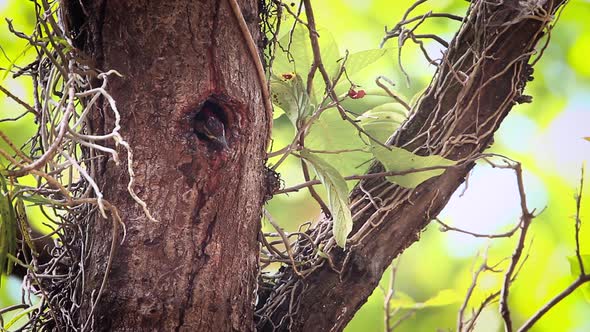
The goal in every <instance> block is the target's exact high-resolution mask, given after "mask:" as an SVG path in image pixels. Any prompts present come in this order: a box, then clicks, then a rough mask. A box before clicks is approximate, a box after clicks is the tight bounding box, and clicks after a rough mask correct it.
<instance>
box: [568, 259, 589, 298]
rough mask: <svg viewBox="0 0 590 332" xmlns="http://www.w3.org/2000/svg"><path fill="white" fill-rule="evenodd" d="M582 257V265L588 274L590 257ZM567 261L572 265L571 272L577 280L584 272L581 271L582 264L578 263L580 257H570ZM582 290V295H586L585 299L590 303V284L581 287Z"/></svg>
mask: <svg viewBox="0 0 590 332" xmlns="http://www.w3.org/2000/svg"><path fill="white" fill-rule="evenodd" d="M580 256H581V257H582V264H584V272H586V273H588V270H590V255H580ZM567 260H568V261H569V263H570V272H571V274H572V276H573V277H574V278H577V277H579V276H580V274H582V271H581V270H580V264H579V263H578V257H577V256H568V258H567ZM580 289H581V290H582V294H584V298H585V299H586V301H587V302H589V303H590V284H589V283H586V284H584V285H582V286H580Z"/></svg>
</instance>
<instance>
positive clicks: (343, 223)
mask: <svg viewBox="0 0 590 332" xmlns="http://www.w3.org/2000/svg"><path fill="white" fill-rule="evenodd" d="M301 157H302V158H303V160H305V162H306V163H307V164H308V165H309V166H310V167H311V168H312V169H313V170H314V172H315V173H316V175H317V176H318V178H319V179H320V181H321V182H322V184H323V185H324V187H325V188H326V192H327V193H328V207H329V208H330V212H331V213H332V222H333V224H332V233H334V239H335V240H336V244H338V246H339V247H341V248H344V247H345V245H346V238H347V237H348V234H350V232H351V231H352V215H351V213H350V209H349V207H348V186H347V185H346V181H345V180H344V178H343V177H342V176H341V175H340V173H338V171H337V170H336V169H335V168H334V167H332V165H330V164H328V163H327V162H325V161H324V160H322V159H321V158H320V157H318V156H315V155H313V154H312V153H310V152H309V151H307V150H303V151H301Z"/></svg>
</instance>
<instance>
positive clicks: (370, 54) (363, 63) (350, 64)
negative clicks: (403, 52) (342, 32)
mask: <svg viewBox="0 0 590 332" xmlns="http://www.w3.org/2000/svg"><path fill="white" fill-rule="evenodd" d="M389 50H390V49H388V48H378V49H373V50H365V51H360V52H356V53H352V54H349V55H348V58H347V59H346V63H345V64H344V67H346V73H347V74H348V75H349V76H350V75H354V74H356V73H358V72H359V71H361V70H363V69H365V68H366V67H367V66H369V65H371V64H373V63H374V62H375V61H377V60H379V59H381V57H383V56H384V55H385V54H387V52H389Z"/></svg>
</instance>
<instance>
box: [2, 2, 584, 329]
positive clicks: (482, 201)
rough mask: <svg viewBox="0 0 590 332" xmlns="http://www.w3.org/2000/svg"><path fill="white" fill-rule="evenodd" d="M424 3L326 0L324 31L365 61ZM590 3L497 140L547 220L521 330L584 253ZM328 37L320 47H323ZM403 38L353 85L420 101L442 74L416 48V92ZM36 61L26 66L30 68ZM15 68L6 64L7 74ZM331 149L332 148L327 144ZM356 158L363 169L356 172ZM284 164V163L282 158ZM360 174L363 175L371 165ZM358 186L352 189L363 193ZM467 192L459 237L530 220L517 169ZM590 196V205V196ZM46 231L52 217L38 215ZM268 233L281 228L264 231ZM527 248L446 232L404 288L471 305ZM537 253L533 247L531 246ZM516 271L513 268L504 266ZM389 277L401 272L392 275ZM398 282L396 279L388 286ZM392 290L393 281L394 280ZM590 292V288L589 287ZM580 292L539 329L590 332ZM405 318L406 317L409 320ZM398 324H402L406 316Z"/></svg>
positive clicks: (416, 262) (426, 249)
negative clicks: (385, 86) (518, 250)
mask: <svg viewBox="0 0 590 332" xmlns="http://www.w3.org/2000/svg"><path fill="white" fill-rule="evenodd" d="M412 2H413V1H406V0H403V1H402V0H398V1H386V0H373V1H370V0H362V1H359V0H321V1H314V2H313V4H314V6H315V13H316V21H317V23H318V25H319V26H321V27H322V28H324V29H325V30H327V31H329V32H330V33H331V34H332V35H333V36H334V39H335V40H336V42H337V43H338V45H339V49H340V52H341V53H343V52H344V51H345V50H349V51H350V52H357V51H362V50H366V49H373V48H377V47H378V45H379V43H380V41H381V39H382V37H383V35H384V27H385V26H388V27H392V26H394V25H395V23H397V22H398V21H399V19H400V18H401V17H402V15H403V13H404V12H405V10H406V9H407V8H408V7H409V6H410V4H411V3H412ZM467 5H468V3H467V2H466V1H463V0H437V1H431V2H427V3H426V4H423V5H422V6H421V7H419V8H418V10H417V11H416V13H424V12H426V11H428V10H433V11H435V12H451V13H455V14H458V15H463V14H464V13H465V11H466V9H467ZM31 10H32V3H31V2H27V1H0V12H1V13H2V17H3V18H4V17H6V18H10V19H12V20H13V21H14V24H15V26H16V27H17V28H18V29H20V30H22V31H25V32H28V31H31V29H32V26H33V24H34V16H33V15H32V11H31ZM589 18H590V2H589V1H582V0H572V1H570V3H569V4H568V5H567V7H566V9H565V10H564V12H563V13H562V15H561V18H560V20H559V22H558V23H557V25H556V28H555V29H554V30H553V31H552V33H551V43H550V45H549V48H548V49H547V51H546V52H545V55H544V57H543V58H542V60H541V61H540V63H539V64H537V66H536V67H535V74H534V77H535V80H534V81H532V82H530V83H529V84H528V85H527V88H526V93H527V94H529V95H532V96H533V103H532V104H524V105H517V106H516V107H515V108H514V109H513V111H512V113H511V114H510V115H509V116H508V118H507V119H506V120H505V121H504V122H503V124H502V126H501V128H500V130H499V132H498V133H497V134H496V135H495V144H494V146H493V147H492V148H491V150H492V151H493V152H497V153H501V154H505V155H507V156H509V157H511V158H513V159H516V160H518V161H520V162H522V164H523V169H524V176H525V186H526V190H527V195H528V204H529V208H531V209H533V208H536V209H537V211H541V210H544V211H543V213H542V214H541V215H540V216H539V217H538V218H536V219H535V220H534V223H533V225H532V226H531V230H530V233H529V240H530V239H534V240H533V241H532V247H531V248H530V250H529V251H528V252H529V257H528V259H527V262H526V265H525V266H524V269H523V270H522V271H521V272H520V274H519V276H518V279H517V280H516V282H515V283H514V285H513V287H512V289H511V295H510V305H511V308H512V314H513V320H514V321H515V324H516V326H519V325H520V324H522V323H523V322H524V321H525V320H526V319H528V318H529V317H530V316H531V315H532V314H533V313H534V312H535V311H537V310H538V309H539V307H541V306H542V305H543V304H544V303H545V302H546V301H548V300H549V299H550V298H552V297H553V296H555V294H557V293H558V292H559V291H561V290H562V289H563V288H565V287H566V286H567V285H568V284H569V283H570V282H571V281H572V280H573V278H572V276H571V274H570V267H569V263H568V260H567V257H568V256H571V255H573V254H574V244H575V243H574V220H573V216H574V213H575V201H574V194H575V192H576V190H577V188H578V185H579V180H580V169H581V166H582V164H583V163H584V162H585V161H588V160H589V159H590V142H588V141H585V140H584V139H583V137H585V136H590V125H589V124H590V64H589V63H588V59H589V57H588V56H589V54H590V20H589ZM0 25H1V27H0V38H1V39H0V40H1V43H0V46H1V47H2V50H3V52H5V54H7V55H8V57H9V58H10V59H11V60H14V59H15V58H17V57H19V56H20V55H21V53H22V51H23V49H24V47H25V43H23V42H22V41H20V40H15V38H14V37H13V36H12V35H10V33H9V32H8V28H7V25H6V23H4V20H3V21H2V23H0ZM458 26H459V25H458V23H454V22H449V21H446V20H440V19H439V20H436V19H434V20H431V21H430V22H428V23H427V24H425V25H424V26H423V27H422V28H421V30H420V31H422V32H423V33H436V34H438V35H440V36H442V37H443V38H444V39H446V40H447V41H449V40H450V39H451V38H452V36H453V34H454V32H455V31H456V30H457V28H458ZM321 42H322V39H321V38H320V43H321ZM396 46H397V41H396V40H391V41H389V42H388V43H386V44H385V47H387V48H392V49H393V50H392V52H391V53H390V54H388V55H387V56H386V57H384V58H382V59H381V60H379V61H378V62H377V63H375V64H373V65H371V66H370V67H368V68H367V69H366V70H364V71H363V72H362V73H359V74H358V75H355V76H354V77H353V78H352V79H353V81H354V82H355V83H356V84H358V85H361V86H362V88H363V89H366V90H367V91H371V90H372V89H375V88H376V87H375V84H374V79H375V77H376V76H378V75H385V76H387V77H388V78H390V79H392V80H393V81H394V82H396V84H397V86H396V89H397V90H396V91H398V92H399V93H401V94H403V95H405V96H408V97H411V96H413V95H414V94H415V93H416V92H417V91H420V90H422V89H423V88H424V87H425V86H426V85H427V84H428V83H429V81H430V79H431V77H432V74H433V72H434V68H433V67H432V66H430V65H428V63H427V62H426V61H425V60H424V59H423V58H422V57H421V56H420V54H419V53H418V50H417V48H416V47H412V46H411V45H408V47H407V48H404V51H403V63H404V68H405V69H406V71H407V72H408V73H409V75H410V76H411V78H412V80H411V84H410V85H408V84H407V83H406V82H405V79H404V77H403V76H402V75H401V72H400V70H399V66H398V63H397V58H396V53H395V52H396V49H395V47H396ZM427 49H428V51H429V52H430V54H431V56H432V57H433V58H440V47H439V46H437V45H435V44H432V43H427ZM27 56H28V55H27V54H24V55H23V56H22V58H21V60H24V61H26V57H27ZM9 64H10V60H7V59H6V57H5V56H0V67H2V68H6V67H8V66H9ZM0 74H1V75H2V76H0V79H1V83H0V84H2V86H4V87H7V88H9V89H10V90H11V91H13V92H14V93H16V94H17V95H18V96H20V97H21V98H23V99H25V100H31V97H30V94H31V92H30V88H29V87H28V85H27V84H28V83H29V82H27V81H26V80H24V81H20V82H16V81H14V80H12V79H11V78H10V77H9V76H7V77H4V75H3V73H0ZM380 102H382V101H380V99H379V97H370V96H368V97H366V98H363V99H362V100H359V101H357V102H355V103H353V104H351V105H349V107H351V109H352V111H355V112H357V113H362V112H363V111H364V110H366V109H368V108H370V107H371V106H374V105H376V104H379V103H380ZM0 110H1V111H0V112H2V118H4V117H7V116H8V115H9V114H13V115H18V114H20V110H19V109H18V108H17V107H16V106H15V104H14V103H13V102H12V101H10V100H8V99H7V98H4V96H3V95H2V96H1V97H0ZM31 119H32V118H31V117H29V116H26V117H24V118H23V119H21V120H19V121H17V122H2V123H0V129H1V130H3V131H4V132H6V133H7V134H8V135H10V136H11V137H12V138H13V139H14V140H15V142H16V143H17V144H21V143H24V141H25V140H26V139H27V137H28V136H29V135H30V134H31V130H33V127H32V126H31V125H30V121H31ZM293 134H294V130H293V126H292V125H291V124H290V123H289V121H288V119H286V117H285V116H281V117H279V118H277V119H276V120H275V126H274V130H273V138H274V141H273V146H274V147H275V149H279V148H281V147H283V146H285V145H287V144H288V143H289V142H290V140H291V139H292V137H293ZM354 135H355V134H354V131H353V129H352V128H348V127H338V128H337V129H333V130H330V131H329V132H326V133H325V140H326V142H328V144H327V145H330V144H331V143H330V142H332V140H334V142H336V143H334V144H332V145H331V146H332V147H333V148H336V147H335V146H334V145H338V144H339V142H343V141H346V140H347V138H350V137H354ZM324 144H326V143H325V142H324ZM339 158H341V157H339V156H337V157H334V158H333V159H330V161H331V162H333V163H334V164H335V165H337V166H338V167H339V170H340V171H341V172H342V173H343V174H344V175H350V174H358V173H362V172H363V170H364V168H365V167H366V164H365V165H361V164H362V163H363V161H365V160H367V159H368V157H367V155H366V154H362V153H358V154H353V155H350V156H348V155H347V158H350V159H347V160H346V162H345V163H340V162H338V160H337V159H339ZM350 160H353V162H350ZM271 162H272V160H271ZM359 165H360V166H359ZM278 170H279V172H280V173H281V176H282V179H283V180H284V181H285V185H286V186H291V185H295V184H298V183H300V182H302V181H303V178H302V175H301V172H300V166H299V161H298V160H296V159H295V158H289V159H288V160H287V162H286V163H284V164H283V165H281V167H280V168H279V169H278ZM588 173H590V172H586V174H588ZM586 182H590V179H589V176H588V175H586ZM352 185H353V184H352V183H349V188H352ZM461 191H462V190H461V189H460V190H459V191H458V192H457V193H456V194H455V195H454V197H453V198H452V199H451V201H450V203H449V204H448V206H447V207H446V208H445V209H444V211H443V212H442V214H441V215H440V218H441V219H442V220H443V221H445V222H446V223H448V224H451V225H453V226H455V227H459V228H463V229H468V230H470V231H473V232H481V233H492V232H502V231H506V230H508V229H510V228H512V226H513V225H515V224H516V223H517V222H518V218H519V216H520V207H519V199H518V192H517V187H516V181H515V177H514V175H513V172H512V171H510V170H498V169H492V168H490V167H489V166H486V165H485V164H479V165H478V166H477V167H476V168H475V170H474V171H473V173H472V174H471V176H470V178H469V186H468V188H467V190H466V191H465V193H464V194H463V195H459V194H460V193H461ZM584 195H585V196H586V198H587V197H589V196H590V189H588V186H587V187H586V188H585V190H584ZM267 208H268V210H269V212H270V213H271V214H272V215H273V216H274V217H275V219H277V221H278V222H279V223H280V224H281V225H282V226H283V227H285V228H286V229H287V230H294V229H296V228H297V226H298V225H299V224H300V223H302V222H305V221H315V220H316V219H317V217H318V214H319V208H318V207H317V205H316V204H315V202H314V201H313V200H311V199H310V197H309V195H308V193H307V191H305V190H303V191H300V192H297V193H292V194H290V195H279V196H276V197H275V198H273V199H272V200H271V202H270V203H269V204H268V206H267ZM589 212H590V202H589V200H588V199H585V200H584V201H583V202H582V219H583V220H585V221H586V224H585V225H583V226H582V237H581V238H582V242H583V245H582V253H585V254H590V221H588V216H589V215H590V214H589ZM31 214H32V219H34V222H36V223H37V224H38V225H40V224H41V223H42V219H41V218H40V216H38V215H36V214H35V211H31ZM264 227H265V229H269V230H270V229H271V228H270V227H269V225H267V224H266V223H265V224H264ZM515 240H516V239H498V240H493V241H490V240H488V239H476V238H473V237H470V236H467V235H462V234H458V233H452V232H440V230H439V227H438V226H437V225H435V224H432V225H430V226H429V227H428V228H427V229H426V231H425V232H424V233H423V234H422V235H421V240H420V241H419V242H417V243H416V244H414V245H413V246H412V247H410V248H409V249H408V250H406V251H405V252H404V254H403V255H402V256H401V260H400V263H399V266H398V273H397V277H396V283H395V288H396V291H399V292H402V293H404V294H407V295H408V296H410V297H412V298H413V299H414V300H415V301H418V302H422V301H425V300H427V299H429V298H432V297H433V296H435V295H436V294H437V293H438V292H440V291H442V290H452V291H453V292H454V293H455V294H457V298H458V299H461V298H462V297H463V296H464V294H465V293H466V291H467V288H468V286H469V284H470V282H471V279H472V273H473V269H474V268H476V267H477V266H478V261H477V255H478V253H482V252H483V251H484V250H486V248H489V251H488V259H489V261H490V263H491V264H493V263H496V262H498V261H500V260H501V259H502V258H505V257H508V256H509V255H510V254H511V252H512V249H513V247H514V245H515ZM529 243H530V242H529ZM501 267H506V264H503V265H501ZM386 275H389V273H386ZM385 279H387V278H385ZM501 280H502V274H494V273H487V274H485V275H484V276H483V277H482V278H481V279H480V282H479V283H478V289H477V291H476V294H475V298H474V299H473V301H472V304H473V305H476V306H477V305H479V301H481V299H483V298H484V297H485V296H486V295H487V294H489V293H491V292H493V291H496V290H498V289H499V287H500V284H501ZM382 284H383V285H387V280H383V281H382ZM586 287H587V288H590V285H586ZM19 289H20V281H19V280H16V279H15V278H4V280H3V282H2V288H1V289H0V306H4V305H6V304H8V303H11V302H13V301H15V300H17V299H18V298H19V297H20V291H19ZM383 298H384V296H383V292H382V291H381V290H380V289H376V290H375V292H374V294H373V295H372V296H371V298H370V299H369V300H368V302H367V303H366V304H365V305H364V306H363V308H362V309H361V310H360V311H359V312H358V313H357V314H356V316H355V318H354V320H353V321H352V322H351V323H350V324H349V326H348V328H347V331H349V332H352V331H382V330H383V329H384V322H383ZM588 300H589V299H585V298H584V295H583V293H582V291H580V290H578V291H576V292H575V293H574V294H572V295H571V296H570V297H568V298H567V299H565V300H564V301H562V302H561V303H560V304H559V305H557V306H556V307H555V308H554V309H553V310H552V311H551V312H550V313H549V314H547V315H546V316H545V317H544V318H543V319H542V320H541V321H539V322H538V323H537V325H536V326H535V327H534V328H533V331H590V320H588V319H587V318H586V317H589V316H590V302H589V301H588ZM459 306H460V302H454V303H451V304H449V305H446V306H438V307H432V308H425V309H422V310H418V311H416V312H415V314H413V315H411V316H410V317H409V318H408V319H407V320H405V321H404V322H403V323H402V324H401V325H400V326H399V328H398V330H399V331H435V330H437V329H441V330H454V328H455V325H456V316H457V312H458V310H459ZM404 312H405V311H402V312H401V313H400V314H398V316H397V317H398V318H399V317H400V316H403V314H404ZM394 320H395V318H394ZM477 330H478V331H500V330H503V327H502V321H501V318H500V315H499V314H498V308H497V304H494V305H492V306H490V307H489V308H488V309H487V310H486V311H484V313H483V314H482V316H481V318H480V320H479V323H478V325H477Z"/></svg>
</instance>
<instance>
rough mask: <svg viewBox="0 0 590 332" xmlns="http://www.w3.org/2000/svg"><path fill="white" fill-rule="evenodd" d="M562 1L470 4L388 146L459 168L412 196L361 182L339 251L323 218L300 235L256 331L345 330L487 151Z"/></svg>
mask: <svg viewBox="0 0 590 332" xmlns="http://www.w3.org/2000/svg"><path fill="white" fill-rule="evenodd" d="M563 4H564V1H562V0H556V1H548V2H547V3H546V4H545V7H544V8H542V10H541V9H540V8H535V9H531V8H528V7H527V8H524V7H523V5H522V4H521V3H520V2H519V1H518V0H506V1H503V2H502V3H494V4H491V3H490V2H487V1H473V2H472V3H471V5H470V6H471V7H470V9H469V15H468V17H466V18H465V20H464V21H463V24H462V26H461V28H460V30H459V32H458V33H457V35H456V36H455V37H454V38H453V40H452V41H451V42H450V43H449V48H448V50H447V51H446V52H445V54H444V58H443V61H441V63H440V66H439V67H438V69H437V73H436V74H435V77H434V79H433V80H432V82H431V84H430V86H429V87H428V88H427V89H426V92H425V93H424V94H423V96H422V97H421V99H420V100H419V102H418V103H417V105H416V106H415V107H414V112H413V114H412V116H411V117H410V119H409V120H408V121H407V122H406V123H405V124H404V125H403V126H402V128H400V130H398V132H396V134H395V135H394V136H393V137H392V139H391V140H390V142H389V143H390V144H392V145H394V146H398V147H403V148H405V149H406V150H408V151H412V152H414V153H416V154H419V155H432V154H437V155H441V156H443V157H445V158H448V159H453V160H456V161H458V162H459V165H460V166H458V167H452V168H448V169H447V170H446V171H445V173H443V174H442V175H441V176H439V177H437V178H434V179H430V180H428V181H426V182H424V183H423V184H421V185H420V186H418V187H417V188H415V189H404V188H400V187H398V186H396V185H394V184H391V183H389V182H387V181H386V180H385V179H384V178H382V177H371V178H367V179H363V180H362V181H361V182H360V184H359V185H357V187H356V188H355V189H354V190H353V191H352V192H351V195H350V202H351V203H350V204H351V209H352V213H353V219H354V228H353V231H352V233H351V236H350V237H349V240H348V243H347V250H346V251H342V249H341V248H338V247H336V246H335V245H334V240H333V238H332V237H331V234H330V232H326V229H330V228H331V227H328V226H329V225H331V220H326V219H323V220H321V221H320V222H319V223H318V224H317V225H315V226H314V227H313V228H311V229H310V230H308V234H309V235H310V238H313V239H314V241H315V243H309V240H308V239H307V238H304V237H300V238H299V239H298V242H297V243H295V244H294V248H299V249H296V251H298V252H299V255H300V258H299V259H298V261H300V262H304V263H302V264H307V266H306V268H308V271H309V272H308V273H307V274H306V275H305V277H304V278H302V277H300V276H298V275H297V274H296V273H295V271H293V270H292V268H291V267H289V266H288V265H284V266H283V267H282V268H281V269H280V270H279V273H278V276H279V277H278V278H277V279H275V280H274V281H273V282H274V285H273V287H272V289H271V290H270V292H268V290H267V292H265V293H261V294H260V295H261V302H262V304H261V305H260V306H259V308H258V310H257V314H258V327H259V329H261V330H264V331H267V330H268V331H270V330H286V329H289V330H291V331H309V330H313V331H340V330H342V329H343V328H344V327H345V326H346V324H347V323H348V322H349V321H350V320H351V319H352V317H353V316H354V314H355V312H356V311H357V310H358V309H359V308H360V307H361V306H362V305H363V304H364V303H365V301H366V300H367V298H368V297H369V295H370V294H371V293H372V292H373V289H374V288H375V287H376V286H377V284H378V282H379V280H380V279H381V276H382V274H383V272H384V270H385V269H386V268H387V266H389V264H390V263H391V261H392V260H393V259H394V258H395V257H396V256H398V255H399V254H400V253H401V252H403V251H404V249H405V248H407V247H408V246H410V245H411V244H412V243H414V242H415V241H417V240H418V238H419V235H418V234H419V233H420V232H421V231H422V229H423V228H424V227H425V226H426V225H427V224H428V222H429V221H430V220H431V219H432V218H434V217H436V215H437V214H438V213H439V212H440V211H441V210H442V208H443V207H444V206H445V205H446V203H447V202H448V200H449V198H450V197H451V195H452V194H453V192H454V191H455V190H456V189H457V188H458V187H459V185H460V184H461V183H462V182H463V181H464V179H465V178H466V176H467V174H468V172H469V170H470V169H471V168H472V167H473V166H474V163H473V162H468V163H462V162H463V161H466V160H470V159H472V158H473V157H474V156H476V155H478V154H480V153H481V152H482V151H484V150H485V149H486V148H487V147H488V146H489V145H491V143H492V140H493V133H494V132H495V131H496V130H497V128H498V127H499V125H500V123H501V121H502V120H503V119H504V118H505V117H506V116H507V115H508V113H509V112H510V110H511V109H512V107H513V106H514V105H515V104H516V103H517V102H518V101H521V100H523V99H522V91H523V88H524V86H525V84H526V81H527V79H528V78H529V77H530V74H531V67H530V65H528V62H529V60H530V57H531V55H533V54H534V53H535V47H536V45H537V44H538V42H539V40H540V39H541V37H542V36H543V35H544V33H545V30H546V29H548V28H549V22H548V20H547V19H546V18H547V17H548V14H549V15H552V14H553V13H555V12H556V11H557V9H558V8H559V7H560V6H562V5H563ZM379 172H384V169H383V167H382V166H381V165H380V164H378V163H376V164H373V165H372V167H371V168H370V170H369V172H368V173H369V174H371V173H379ZM361 188H362V189H361ZM376 202H378V204H376ZM312 245H313V246H312ZM313 248H320V249H321V250H314V249H313ZM326 257H327V258H326ZM300 270H301V269H300Z"/></svg>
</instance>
